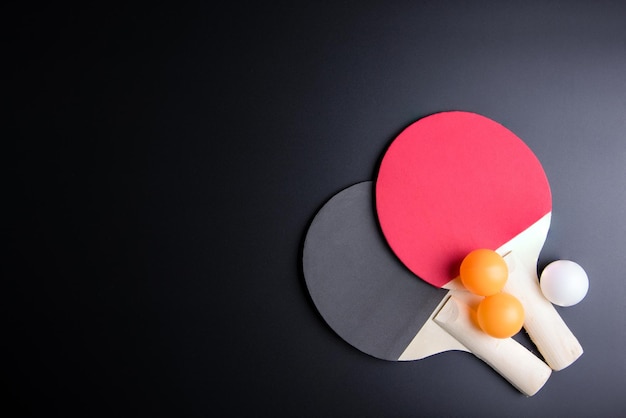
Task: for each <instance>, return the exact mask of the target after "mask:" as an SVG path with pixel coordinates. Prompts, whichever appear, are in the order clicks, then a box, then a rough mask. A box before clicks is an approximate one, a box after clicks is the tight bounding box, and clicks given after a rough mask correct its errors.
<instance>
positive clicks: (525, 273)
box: [503, 251, 583, 370]
mask: <svg viewBox="0 0 626 418" xmlns="http://www.w3.org/2000/svg"><path fill="white" fill-rule="evenodd" d="M514 253H515V251H513V253H511V254H508V255H507V256H506V257H505V260H506V261H507V265H508V266H509V279H508V280H507V282H506V285H505V286H504V289H503V290H504V291H505V292H507V293H511V294H512V295H514V296H515V297H517V298H518V299H519V301H520V302H521V303H522V305H523V306H524V314H525V319H524V328H526V332H528V335H529V336H530V338H531V340H532V341H533V342H534V343H535V345H536V346H537V349H538V350H539V352H540V353H541V355H542V356H543V358H544V360H545V361H546V363H548V365H549V366H550V367H551V368H552V369H553V370H562V369H564V368H565V367H567V366H569V365H570V364H572V363H573V362H574V361H576V359H577V358H578V357H580V356H581V355H582V353H583V348H582V346H581V345H580V343H579V342H578V340H577V339H576V337H575V336H574V334H572V331H570V329H569V328H568V327H567V325H566V324H565V322H564V321H563V319H562V318H561V316H560V315H559V313H558V312H557V311H556V309H555V308H554V306H553V305H552V303H550V301H549V300H547V299H546V298H545V296H543V293H542V292H541V288H540V287H539V281H538V279H537V271H536V263H529V264H528V265H525V264H524V263H523V262H522V259H521V258H519V257H516V256H515V254H514Z"/></svg>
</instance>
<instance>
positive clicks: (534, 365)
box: [433, 296, 552, 396]
mask: <svg viewBox="0 0 626 418" xmlns="http://www.w3.org/2000/svg"><path fill="white" fill-rule="evenodd" d="M433 319H434V321H435V322H436V323H437V324H438V325H439V326H440V327H441V328H443V329H444V330H445V331H446V332H448V333H449V334H450V335H452V336H453V337H454V338H456V339H457V340H458V341H459V342H460V343H461V344H463V345H464V346H465V347H467V349H468V350H469V351H470V352H472V353H473V354H474V355H475V356H476V357H478V358H479V359H481V360H483V361H484V362H485V363H487V364H489V365H490V366H491V367H492V368H493V369H494V370H495V371H497V372H498V373H500V375H502V377H504V378H505V379H506V380H508V381H509V382H510V383H511V384H512V385H513V386H515V387H516V388H517V389H518V390H519V391H520V392H522V393H523V394H525V395H526V396H532V395H534V394H535V393H537V392H538V391H539V389H541V388H542V387H543V385H544V384H545V383H546V381H547V380H548V378H549V377H550V374H551V373H552V370H551V369H550V368H549V367H548V366H547V365H546V364H545V363H544V362H543V361H541V360H540V359H539V358H538V357H536V356H535V355H534V354H532V353H531V352H530V351H528V350H527V349H526V348H525V347H524V346H522V345H521V344H520V343H518V342H517V341H515V340H513V339H511V338H504V339H499V338H493V337H490V336H489V335H487V334H485V333H484V332H483V331H482V330H480V329H479V328H478V325H477V324H476V323H475V321H474V320H473V319H472V310H471V308H470V307H469V306H468V305H467V304H465V303H463V302H462V301H461V300H459V299H457V298H455V297H454V296H450V298H449V299H448V300H447V301H446V302H445V303H444V305H443V307H442V308H441V310H440V311H439V312H438V313H437V314H436V315H435V317H434V318H433Z"/></svg>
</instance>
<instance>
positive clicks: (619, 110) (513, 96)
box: [1, 1, 626, 417]
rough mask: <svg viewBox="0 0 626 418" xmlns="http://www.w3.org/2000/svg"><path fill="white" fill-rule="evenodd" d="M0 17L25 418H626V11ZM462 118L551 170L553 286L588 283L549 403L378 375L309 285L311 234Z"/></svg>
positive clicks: (253, 11) (150, 11)
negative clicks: (398, 160) (321, 310)
mask: <svg viewBox="0 0 626 418" xmlns="http://www.w3.org/2000/svg"><path fill="white" fill-rule="evenodd" d="M514 4H515V5H514ZM2 7H3V10H2V12H3V13H2V16H3V20H5V21H6V24H5V25H4V28H5V32H6V34H5V36H4V37H3V57H4V58H3V67H4V69H5V70H7V71H8V73H9V76H8V77H5V83H6V86H7V89H6V94H4V97H5V100H6V101H7V104H8V106H7V109H6V110H5V112H4V114H5V118H6V119H5V122H4V129H3V135H2V136H3V139H4V143H5V144H6V145H5V147H8V151H7V152H3V153H2V157H3V160H4V164H3V166H4V168H5V170H4V171H5V173H6V174H5V176H4V181H3V192H4V193H3V195H4V196H5V198H4V199H3V203H4V204H3V206H4V208H5V210H7V211H8V213H7V214H5V216H3V221H2V234H3V237H4V238H5V239H4V241H5V244H6V247H7V248H6V250H5V251H4V252H3V261H2V282H3V291H2V292H1V297H2V300H1V306H2V317H3V323H4V325H3V331H4V332H3V338H2V348H3V349H4V350H6V352H8V354H5V356H4V361H3V362H2V370H1V375H2V379H3V386H4V388H3V393H4V396H7V397H8V401H7V402H3V406H5V407H6V408H14V411H17V412H14V413H13V414H12V416H42V417H43V416H46V417H47V416H211V415H216V414H219V415H227V416H257V415H262V416H316V417H318V416H361V417H363V416H478V415H480V416H499V417H502V416H568V417H572V416H598V417H600V416H606V417H610V416H618V415H624V413H625V412H626V397H624V387H626V354H625V353H626V351H625V350H624V347H625V346H626V291H625V286H624V280H623V279H624V272H625V271H626V257H625V256H624V247H625V244H626V238H625V232H626V223H625V222H624V215H625V214H626V191H625V185H626V137H625V134H626V24H625V22H626V3H625V2H620V1H593V2H592V1H588V2H582V1H544V2H523V4H522V2H496V1H492V2H486V1H474V2H462V1H454V2H443V1H441V2H438V1H432V2H411V1H406V2H383V1H381V2H371V1H369V2H325V3H324V4H321V3H320V4H308V5H307V4H294V3H290V2H269V3H267V2H259V3H258V4H246V3H243V2H238V3H234V4H233V5H232V6H228V7H225V6H215V5H209V4H206V5H194V6H180V5H177V6H169V7H161V6H147V7H141V8H140V7H132V6H128V5H125V6H121V7H115V6H113V5H111V4H110V3H102V4H99V5H89V6H80V7H78V8H74V7H72V8H70V7H64V6H59V5H47V6H35V5H31V4H26V5H23V6H21V7H19V8H18V7H14V6H7V5H4V6H2ZM452 109H460V110H468V111H473V112H477V113H481V114H483V115H486V116H488V117H490V118H492V119H495V120H496V121H498V122H500V123H502V124H504V125H505V126H507V127H508V128H509V129H511V130H513V131H514V132H515V133H517V134H518V135H519V136H520V137H521V138H522V139H523V140H524V141H525V142H526V143H527V144H528V145H529V146H530V147H531V148H532V149H533V151H534V152H535V153H536V155H537V156H538V157H539V159H540V160H541V162H542V164H543V165H544V168H545V170H546V172H547V175H548V178H549V180H550V182H551V186H552V192H553V222H552V228H551V231H550V234H549V236H548V240H547V243H546V246H545V249H544V251H543V253H542V256H541V260H540V262H541V263H540V264H541V265H545V264H546V263H547V262H549V261H552V260H555V259H561V258H566V259H571V260H574V261H576V262H578V263H580V264H581V265H582V266H583V267H585V269H586V270H587V272H588V274H589V276H590V282H591V286H590V290H589V294H588V295H587V297H586V298H585V299H584V300H583V301H582V302H581V303H580V304H579V305H576V306H574V307H570V308H562V309H559V311H560V312H561V314H562V316H563V317H564V319H565V321H566V322H567V323H568V325H569V326H570V328H571V329H572V330H573V332H574V334H576V335H577V337H578V338H579V340H580V342H581V344H582V346H583V347H584V348H585V354H584V355H583V357H581V358H580V359H579V360H578V361H577V362H576V363H574V364H573V365H572V366H570V367H569V368H567V369H565V370H563V371H561V372H556V373H553V376H552V377H551V379H550V380H549V381H548V383H547V384H546V386H545V387H544V388H543V389H542V390H541V391H540V392H539V393H538V394H537V395H536V396H534V397H532V398H525V397H523V396H522V395H520V394H519V393H518V392H517V391H516V390H515V389H513V388H512V387H511V386H510V385H508V384H507V383H506V382H505V381H504V380H503V379H502V378H501V377H500V376H499V375H497V374H496V373H495V372H493V371H492V370H491V369H489V368H488V367H486V366H485V365H484V364H483V363H481V362H480V361H479V360H477V359H476V358H474V357H473V356H471V355H469V354H466V353H446V354H442V355H437V356H435V357H432V358H429V359H425V360H422V361H417V362H410V363H389V362H384V361H381V360H376V359H373V358H370V357H368V356H366V355H363V354H361V353H360V352H358V351H357V350H355V349H353V348H352V347H350V346H349V345H348V344H346V343H344V342H343V341H342V340H340V339H339V338H338V337H337V336H336V335H335V334H333V332H332V331H331V330H330V328H328V327H327V326H326V325H325V324H324V323H323V321H322V319H321V318H320V316H319V315H318V314H317V312H316V310H315V308H314V306H313V305H312V303H311V301H310V299H309V297H308V294H307V291H306V287H305V285H304V280H303V277H302V273H301V264H300V256H301V250H300V247H301V245H302V241H303V238H304V234H305V231H306V228H307V226H308V223H309V222H310V221H311V219H312V217H313V215H314V213H315V211H316V210H317V209H318V208H319V207H320V206H321V205H322V204H323V203H324V202H325V201H326V200H327V199H328V198H329V197H331V196H332V195H333V194H334V193H336V192H338V191H339V190H340V189H342V188H344V187H346V186H349V185H351V184H353V183H356V182H359V181H363V180H369V179H371V178H372V176H373V174H374V173H375V170H376V164H377V162H378V160H379V158H380V156H381V153H382V152H383V150H384V149H385V147H386V146H387V144H388V143H389V141H391V140H392V139H393V138H394V136H395V135H396V134H397V133H398V132H400V131H401V130H402V129H403V128H404V127H405V126H406V125H408V124H409V123H411V122H413V121H414V120H416V119H418V118H420V117H422V116H425V115H427V114H430V113H434V112H437V111H444V110H452Z"/></svg>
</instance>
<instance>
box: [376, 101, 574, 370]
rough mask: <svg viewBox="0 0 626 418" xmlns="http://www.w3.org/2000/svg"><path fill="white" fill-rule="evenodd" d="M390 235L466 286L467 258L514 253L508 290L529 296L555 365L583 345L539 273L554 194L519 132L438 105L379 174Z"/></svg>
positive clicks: (534, 327) (435, 278)
mask: <svg viewBox="0 0 626 418" xmlns="http://www.w3.org/2000/svg"><path fill="white" fill-rule="evenodd" d="M376 210H377V214H378V220H379V223H380V227H381V229H382V231H383V234H384V236H385V238H386V240H387V242H388V243H389V246H390V247H391V249H392V250H393V252H394V253H395V254H396V255H397V256H398V258H399V259H400V260H401V261H402V262H403V263H404V264H405V265H406V266H407V267H408V268H409V269H410V270H411V271H412V272H413V273H415V274H416V275H417V276H419V277H420V278H422V279H423V280H425V281H426V282H428V283H430V284H432V285H434V286H436V287H440V288H448V289H454V288H460V287H462V285H461V284H460V281H459V280H458V274H459V266H460V264H461V261H462V260H463V258H464V257H465V255H467V254H468V253H469V252H470V251H472V250H475V249H478V248H489V249H492V250H496V251H497V252H498V253H500V254H501V255H505V254H506V256H505V259H506V260H507V264H508V265H509V270H510V271H509V279H508V281H507V284H506V286H505V288H504V290H505V291H507V292H509V293H511V294H513V295H515V296H516V297H517V298H518V299H519V300H520V301H521V302H522V304H523V306H524V310H525V314H526V318H525V323H524V327H525V328H526V330H527V332H528V334H529V335H530V337H531V339H532V340H533V342H534V343H535V345H536V346H537V348H538V349H539V351H540V352H541V354H542V355H543V357H544V359H545V360H546V362H547V363H548V365H550V367H552V368H553V369H554V370H560V369H562V368H564V367H567V366H568V365H569V364H571V363H572V362H574V361H575V360H576V359H577V358H578V357H579V356H580V355H581V354H582V352H583V350H582V347H581V346H580V344H579V343H578V340H577V339H576V337H574V335H573V334H572V333H571V331H570V330H569V328H568V327H567V325H566V324H565V323H564V322H563V320H562V319H561V317H560V316H559V315H558V313H557V311H556V310H555V309H554V307H553V306H552V304H551V303H550V302H549V301H548V300H547V299H545V297H543V295H542V293H541V290H540V287H539V283H538V279H537V270H536V266H537V259H538V257H539V252H540V251H541V248H542V246H543V243H544V242H545V239H546V236H547V233H548V229H549V226H550V217H551V211H552V197H551V194H550V186H549V184H548V180H547V178H546V175H545V173H544V171H543V168H542V167H541V164H540V162H539V160H538V159H537V158H536V157H535V155H534V154H533V152H532V151H531V150H530V149H529V148H528V147H527V146H526V145H525V144H524V143H523V142H522V141H521V140H520V139H519V138H518V137H517V136H516V135H515V134H514V133H512V132H511V131H509V130H508V129H506V128H505V127H503V126H502V125H500V124H498V123H497V122H494V121H492V120H490V119H488V118H486V117H484V116H481V115H477V114H475V113H469V112H443V113H437V114H433V115H431V116H428V117H425V118H423V119H420V120H418V121H417V122H415V123H413V124H411V125H409V126H408V127H407V128H406V129H405V130H404V131H403V132H402V133H400V135H399V136H398V137H397V138H396V139H395V140H394V141H393V142H392V143H391V145H390V146H389V148H388V149H387V151H386V153H385V155H384V157H383V159H382V162H381V164H380V168H379V172H378V176H377V179H376Z"/></svg>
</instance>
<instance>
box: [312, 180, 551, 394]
mask: <svg viewBox="0 0 626 418" xmlns="http://www.w3.org/2000/svg"><path fill="white" fill-rule="evenodd" d="M372 191H373V183H372V182H363V183H359V184H356V185H354V186H352V187H349V188H347V189H345V190H343V191H341V192H340V193H338V194H337V195H335V196H333V197H332V198H331V199H330V200H329V201H328V202H327V203H326V204H325V205H324V206H323V207H322V208H321V209H320V210H319V212H318V213H317V214H316V216H315V218H314V219H313V221H312V223H311V225H310V227H309V229H308V231H307V235H306V238H305V242H304V249H303V261H302V266H303V272H304V277H305V281H306V285H307V288H308V290H309V293H310V295H311V298H312V300H313V302H314V303H315V306H316V307H317V309H318V311H319V312H320V314H321V315H322V317H323V318H324V320H325V321H326V322H327V323H328V325H330V327H331V328H332V329H333V330H334V331H335V332H336V333H337V334H338V335H339V336H340V337H342V338H343V339H344V340H345V341H347V342H348V343H350V344H351V345H352V346H354V347H356V348H357V349H359V350H361V351H362V352H364V353H367V354H369V355H371V356H374V357H376V358H380V359H385V360H391V361H403V360H417V359H422V358H424V357H427V356H430V355H433V354H437V353H440V352H443V351H448V350H462V351H470V352H472V353H473V354H475V355H476V356H477V357H479V358H481V359H483V360H484V361H485V362H487V363H488V364H489V365H491V367H493V368H494V369H495V370H496V371H497V372H499V373H500V374H501V375H502V376H504V377H505V378H506V379H507V380H509V381H510V382H511V383H512V384H513V385H514V386H515V387H517V388H518V389H519V390H520V391H521V392H523V393H524V394H526V395H528V396H530V395H533V394H534V393H536V392H537V391H538V390H539V389H540V388H541V387H542V386H543V385H544V384H545V382H546V381H547V379H548V377H549V376H550V374H551V369H550V368H549V367H548V366H547V365H546V364H545V363H544V362H543V361H541V360H540V359H539V358H538V357H536V356H535V355H533V354H532V353H531V352H530V351H528V350H527V349H526V348H524V347H523V346H522V345H520V344H519V343H518V342H516V341H515V340H513V339H510V338H508V339H502V340H501V339H495V338H492V337H490V336H488V335H487V334H485V333H483V332H482V331H480V330H479V328H478V327H477V326H476V325H475V323H473V320H472V318H471V315H472V312H471V309H470V307H469V305H472V304H476V303H477V300H478V299H480V298H478V297H476V296H474V295H472V294H471V293H469V292H466V291H450V292H448V291H445V290H442V289H437V288H435V287H433V286H430V285H429V284H427V283H424V282H422V281H421V280H417V279H416V278H415V276H414V275H413V274H412V273H411V272H410V271H408V270H407V269H406V268H405V267H404V266H403V265H402V263H400V262H399V261H398V259H397V258H396V256H395V255H394V254H393V253H392V252H391V250H390V249H389V247H388V246H387V243H386V242H385V239H384V237H383V236H382V234H381V232H380V229H379V226H378V221H377V219H376V214H375V211H374V199H373V193H372ZM438 324H441V326H439V325H438ZM443 328H445V329H446V330H449V331H450V332H451V333H452V334H454V335H457V332H458V331H459V330H461V331H462V332H460V333H459V335H461V337H462V343H461V342H460V341H458V340H456V339H455V338H453V337H452V336H451V335H450V334H449V333H447V332H446V331H444V329H443Z"/></svg>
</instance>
